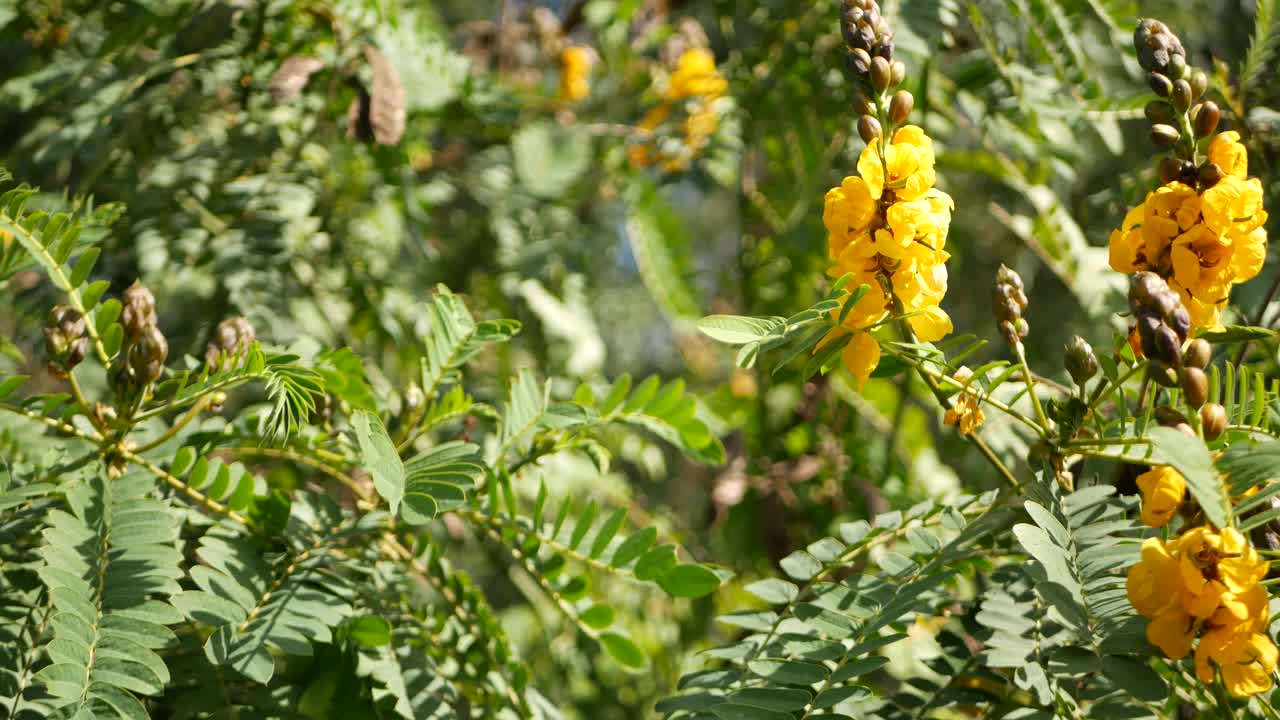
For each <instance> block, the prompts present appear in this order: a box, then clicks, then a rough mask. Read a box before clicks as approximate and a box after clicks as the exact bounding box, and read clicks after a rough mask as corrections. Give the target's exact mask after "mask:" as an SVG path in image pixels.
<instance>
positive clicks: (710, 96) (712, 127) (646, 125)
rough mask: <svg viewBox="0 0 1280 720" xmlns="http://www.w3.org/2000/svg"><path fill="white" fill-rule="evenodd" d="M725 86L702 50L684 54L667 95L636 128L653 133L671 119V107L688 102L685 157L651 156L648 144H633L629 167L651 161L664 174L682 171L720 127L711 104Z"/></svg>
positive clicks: (668, 87) (718, 117) (685, 123)
mask: <svg viewBox="0 0 1280 720" xmlns="http://www.w3.org/2000/svg"><path fill="white" fill-rule="evenodd" d="M728 89H729V83H728V82H727V81H726V80H725V79H724V77H723V76H721V75H720V72H719V71H718V70H717V69H716V59H715V56H714V55H712V54H711V51H710V50H707V49H705V48H691V49H689V50H685V51H684V52H683V53H681V55H680V59H679V60H677V61H676V69H675V71H674V72H672V73H671V79H670V82H669V83H668V85H667V91H666V93H664V94H663V99H662V103H661V104H659V105H658V106H656V107H654V108H653V109H651V110H650V111H649V112H648V113H646V114H645V116H644V117H643V118H641V119H640V122H639V123H637V125H636V126H637V127H638V128H639V129H641V130H645V131H648V132H653V131H654V130H656V129H657V128H658V126H660V125H662V123H664V122H666V121H667V118H669V117H670V116H671V109H672V107H673V106H674V105H675V104H676V103H679V102H683V101H691V102H690V105H689V106H688V108H689V113H688V116H687V117H686V118H685V120H684V125H683V131H684V146H685V148H687V149H688V151H689V154H688V155H679V156H676V155H671V154H668V153H662V152H653V151H652V149H651V148H650V147H649V146H648V144H637V145H633V146H632V147H631V148H630V151H629V156H630V160H631V164H632V165H633V166H635V167H647V166H649V165H652V164H653V163H654V162H655V161H656V162H659V163H661V165H662V167H663V169H665V170H671V171H676V170H683V169H684V168H686V167H687V166H688V163H689V156H691V155H696V154H697V153H698V152H700V151H701V150H702V149H703V148H704V147H706V145H707V143H708V142H709V141H710V140H711V136H712V135H714V134H715V132H716V130H717V129H718V128H719V127H720V116H719V115H717V114H716V112H715V109H714V107H713V105H712V103H713V102H714V101H715V100H716V99H718V98H720V97H722V96H724V94H725V93H726V92H727V91H728Z"/></svg>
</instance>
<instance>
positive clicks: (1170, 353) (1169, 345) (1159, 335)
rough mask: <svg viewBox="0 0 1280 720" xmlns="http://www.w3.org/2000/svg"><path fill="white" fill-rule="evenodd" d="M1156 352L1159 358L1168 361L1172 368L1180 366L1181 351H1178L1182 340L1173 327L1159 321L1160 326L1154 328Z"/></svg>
mask: <svg viewBox="0 0 1280 720" xmlns="http://www.w3.org/2000/svg"><path fill="white" fill-rule="evenodd" d="M1155 337H1156V354H1155V356H1154V357H1158V358H1160V359H1161V360H1164V361H1165V362H1167V363H1169V365H1171V366H1173V367H1174V368H1179V367H1182V353H1180V352H1178V350H1179V348H1180V346H1181V345H1182V341H1181V340H1180V339H1179V338H1178V334H1177V333H1176V332H1174V330H1173V328H1171V327H1169V326H1168V325H1165V324H1163V323H1161V325H1160V328H1159V329H1158V330H1156V336H1155Z"/></svg>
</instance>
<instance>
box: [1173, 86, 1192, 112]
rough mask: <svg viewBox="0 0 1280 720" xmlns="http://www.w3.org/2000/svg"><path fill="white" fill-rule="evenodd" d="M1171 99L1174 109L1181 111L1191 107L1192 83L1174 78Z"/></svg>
mask: <svg viewBox="0 0 1280 720" xmlns="http://www.w3.org/2000/svg"><path fill="white" fill-rule="evenodd" d="M1169 99H1170V100H1171V101H1172V102H1173V109H1174V110H1176V111H1178V112H1180V113H1184V112H1186V111H1187V108H1189V107H1191V83H1189V82H1187V81H1186V80H1174V81H1173V90H1172V91H1171V92H1170V93H1169Z"/></svg>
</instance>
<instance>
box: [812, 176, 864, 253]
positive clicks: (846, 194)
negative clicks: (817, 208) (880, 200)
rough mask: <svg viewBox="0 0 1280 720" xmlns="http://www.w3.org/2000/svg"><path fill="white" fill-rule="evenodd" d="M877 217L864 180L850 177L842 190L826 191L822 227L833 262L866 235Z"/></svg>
mask: <svg viewBox="0 0 1280 720" xmlns="http://www.w3.org/2000/svg"><path fill="white" fill-rule="evenodd" d="M875 215H876V201H875V198H873V197H872V196H871V188H870V187H868V186H867V183H866V181H865V180H863V179H862V178H860V177H857V176H855V175H851V176H849V177H847V178H845V179H844V181H843V182H841V183H840V186H839V187H834V188H831V189H830V190H828V191H827V196H826V198H825V200H824V202H823V207H822V224H823V225H825V226H826V228H827V243H828V246H829V248H828V249H829V251H830V254H831V259H832V260H838V259H839V258H840V255H841V253H843V252H844V250H845V248H847V247H848V246H849V245H850V243H852V242H853V241H854V239H855V238H857V237H858V236H860V235H863V234H865V231H866V229H867V227H868V226H869V225H870V224H871V220H872V219H873V218H874V217H875Z"/></svg>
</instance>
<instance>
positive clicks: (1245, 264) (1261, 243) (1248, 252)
mask: <svg viewBox="0 0 1280 720" xmlns="http://www.w3.org/2000/svg"><path fill="white" fill-rule="evenodd" d="M1263 214H1265V213H1263ZM1232 245H1233V248H1232V253H1231V274H1232V276H1233V277H1234V282H1236V283H1243V282H1248V281H1249V280H1252V279H1254V278H1255V277H1257V276H1258V273H1260V272H1262V265H1263V263H1265V262H1266V261H1267V229H1266V228H1263V227H1259V228H1255V229H1254V230H1253V232H1251V233H1248V234H1247V235H1239V236H1237V237H1236V238H1235V239H1234V240H1233V241H1232Z"/></svg>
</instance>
